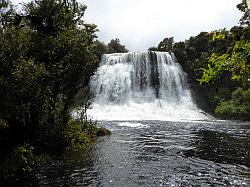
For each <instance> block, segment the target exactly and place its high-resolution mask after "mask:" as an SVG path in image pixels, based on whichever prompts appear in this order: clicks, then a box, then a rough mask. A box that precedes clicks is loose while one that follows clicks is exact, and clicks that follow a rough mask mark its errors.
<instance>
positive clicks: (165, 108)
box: [87, 52, 207, 120]
mask: <svg viewBox="0 0 250 187" xmlns="http://www.w3.org/2000/svg"><path fill="white" fill-rule="evenodd" d="M90 87H91V90H92V92H93V93H94V95H95V97H94V101H93V104H92V106H91V108H90V109H88V110H87V114H88V116H90V117H92V118H93V119H97V120H201V119H206V118H207V117H206V116H205V115H204V114H203V113H202V112H201V111H199V109H198V108H197V107H196V105H195V103H194V102H193V100H192V97H191V92H190V90H189V89H188V85H187V81H186V74H185V73H184V72H183V70H182V68H181V66H180V64H179V63H177V60H176V58H175V56H174V54H173V53H171V52H142V53H140V52H130V53H115V54H105V55H103V56H102V61H101V64H100V67H99V68H98V70H97V71H96V73H95V75H94V76H92V78H91V81H90Z"/></svg>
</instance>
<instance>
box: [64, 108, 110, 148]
mask: <svg viewBox="0 0 250 187" xmlns="http://www.w3.org/2000/svg"><path fill="white" fill-rule="evenodd" d="M82 114H83V115H85V114H84V113H82ZM110 134H111V132H110V131H109V130H107V129H106V128H103V127H97V123H96V122H93V121H86V120H85V116H81V114H80V116H79V117H78V118H77V119H73V118H72V119H71V120H70V121H69V123H68V124H67V127H66V128H65V131H64V135H65V137H66V138H67V139H68V142H69V147H70V148H71V149H72V150H75V151H79V150H84V149H86V148H88V147H89V146H90V145H91V144H92V143H94V142H95V141H96V140H97V137H98V136H105V135H110Z"/></svg>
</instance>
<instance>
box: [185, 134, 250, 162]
mask: <svg viewBox="0 0 250 187" xmlns="http://www.w3.org/2000/svg"><path fill="white" fill-rule="evenodd" d="M195 135H196V136H197V137H196V140H195V142H194V143H193V145H192V146H193V147H195V149H192V150H187V151H185V155H186V156H188V157H198V158H201V159H204V160H211V161H214V162H218V163H224V164H239V165H244V166H247V167H250V136H248V135H241V136H238V135H232V134H228V133H226V132H217V131H213V130H199V131H198V132H197V133H195Z"/></svg>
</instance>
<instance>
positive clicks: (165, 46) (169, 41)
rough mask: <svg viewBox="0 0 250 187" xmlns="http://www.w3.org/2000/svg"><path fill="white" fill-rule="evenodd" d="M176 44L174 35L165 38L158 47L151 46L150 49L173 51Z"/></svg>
mask: <svg viewBox="0 0 250 187" xmlns="http://www.w3.org/2000/svg"><path fill="white" fill-rule="evenodd" d="M173 45H174V37H170V38H164V39H163V40H162V41H161V42H160V43H159V44H158V46H157V47H150V48H149V49H148V50H149V51H172V50H173Z"/></svg>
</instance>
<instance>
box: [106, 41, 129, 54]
mask: <svg viewBox="0 0 250 187" xmlns="http://www.w3.org/2000/svg"><path fill="white" fill-rule="evenodd" d="M107 47H108V53H127V52H128V50H127V49H126V47H125V46H124V45H122V44H121V43H120V40H119V39H118V38H116V39H112V40H111V41H110V42H109V43H108V46H107Z"/></svg>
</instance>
